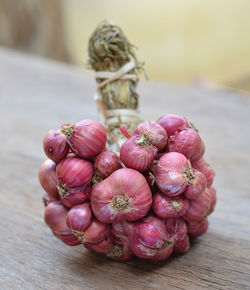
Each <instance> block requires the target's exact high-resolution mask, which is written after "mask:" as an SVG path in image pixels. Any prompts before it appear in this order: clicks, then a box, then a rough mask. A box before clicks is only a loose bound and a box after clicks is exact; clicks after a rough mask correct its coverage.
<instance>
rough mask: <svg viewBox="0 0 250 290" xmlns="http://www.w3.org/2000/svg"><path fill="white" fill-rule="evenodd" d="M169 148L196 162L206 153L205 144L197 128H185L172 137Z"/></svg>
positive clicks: (170, 150)
mask: <svg viewBox="0 0 250 290" xmlns="http://www.w3.org/2000/svg"><path fill="white" fill-rule="evenodd" d="M168 150H169V152H179V153H181V154H183V155H184V156H186V157H187V158H188V159H189V160H190V161H191V162H196V161H198V160H199V159H200V158H202V156H203V155H204V153H205V146H204V143H203V141H202V140H201V138H200V136H199V134H198V133H197V132H196V131H195V130H193V129H185V130H182V131H180V132H178V133H176V134H175V135H173V136H171V137H170V139H169V143H168Z"/></svg>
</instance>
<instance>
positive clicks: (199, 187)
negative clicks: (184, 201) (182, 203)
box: [184, 169, 207, 199]
mask: <svg viewBox="0 0 250 290" xmlns="http://www.w3.org/2000/svg"><path fill="white" fill-rule="evenodd" d="M193 172H194V174H195V179H194V181H193V183H192V184H190V185H188V186H187V189H186V191H185V192H184V194H185V196H186V197H187V198H188V199H196V198H198V197H199V196H200V195H201V194H202V192H203V191H204V190H205V189H206V187H207V179H206V176H205V175H204V174H203V173H202V172H201V171H199V170H197V169H194V170H193Z"/></svg>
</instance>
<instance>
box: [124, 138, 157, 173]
mask: <svg viewBox="0 0 250 290" xmlns="http://www.w3.org/2000/svg"><path fill="white" fill-rule="evenodd" d="M156 153H157V148H156V147H155V146H153V145H152V144H151V141H150V139H149V137H148V136H147V135H134V136H132V137H131V138H129V139H128V140H127V141H126V142H124V143H123V144H122V146H121V149H120V158H121V161H122V162H123V163H124V164H125V165H126V167H129V168H133V169H136V170H138V171H142V172H143V171H146V170H147V169H149V167H150V166H151V165H152V164H153V161H154V158H155V155H156Z"/></svg>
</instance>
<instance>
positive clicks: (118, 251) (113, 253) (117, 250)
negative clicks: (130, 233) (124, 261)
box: [107, 244, 123, 259]
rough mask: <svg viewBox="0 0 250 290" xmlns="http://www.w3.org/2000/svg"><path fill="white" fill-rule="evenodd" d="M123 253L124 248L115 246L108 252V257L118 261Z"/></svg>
mask: <svg viewBox="0 0 250 290" xmlns="http://www.w3.org/2000/svg"><path fill="white" fill-rule="evenodd" d="M122 253H123V246H122V245H119V244H115V245H113V246H112V247H111V248H110V249H109V250H108V252H107V257H110V258H112V259H116V258H118V257H120V256H121V255H122Z"/></svg>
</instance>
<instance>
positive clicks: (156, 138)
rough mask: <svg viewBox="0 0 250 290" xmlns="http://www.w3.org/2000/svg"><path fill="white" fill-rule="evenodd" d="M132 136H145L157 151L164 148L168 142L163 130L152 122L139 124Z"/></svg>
mask: <svg viewBox="0 0 250 290" xmlns="http://www.w3.org/2000/svg"><path fill="white" fill-rule="evenodd" d="M132 136H140V137H141V136H145V137H146V138H147V139H149V140H150V143H151V144H152V145H153V146H155V147H156V148H157V149H158V150H159V151H160V150H162V149H164V148H165V147H166V145H167V141H168V135H167V133H166V131H165V130H164V128H163V127H162V126H161V125H160V124H158V123H156V122H154V121H146V122H143V123H141V124H140V125H139V126H138V127H137V128H136V129H135V131H134V133H133V135H132Z"/></svg>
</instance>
